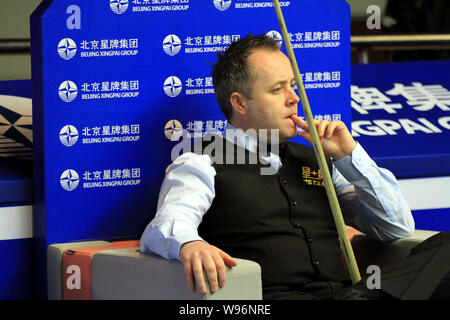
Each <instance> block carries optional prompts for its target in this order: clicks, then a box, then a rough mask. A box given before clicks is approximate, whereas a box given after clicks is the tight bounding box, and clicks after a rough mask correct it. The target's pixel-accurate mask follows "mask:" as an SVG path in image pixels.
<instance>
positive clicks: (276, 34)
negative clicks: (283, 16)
mask: <svg viewBox="0 0 450 320" xmlns="http://www.w3.org/2000/svg"><path fill="white" fill-rule="evenodd" d="M266 36H268V37H269V38H272V39H273V40H275V42H276V43H277V44H278V47H280V48H281V46H282V44H283V37H282V36H281V33H279V32H278V31H274V30H272V31H269V32H267V33H266Z"/></svg>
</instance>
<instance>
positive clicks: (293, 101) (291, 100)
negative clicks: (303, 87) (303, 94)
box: [286, 88, 300, 106]
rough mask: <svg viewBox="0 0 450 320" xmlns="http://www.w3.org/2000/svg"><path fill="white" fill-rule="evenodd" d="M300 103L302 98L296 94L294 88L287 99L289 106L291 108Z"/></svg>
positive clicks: (290, 90)
mask: <svg viewBox="0 0 450 320" xmlns="http://www.w3.org/2000/svg"><path fill="white" fill-rule="evenodd" d="M299 101H300V98H299V97H298V95H297V93H296V92H295V90H294V88H290V89H289V96H288V97H287V101H286V102H287V105H288V106H291V105H294V104H297V103H298V102H299Z"/></svg>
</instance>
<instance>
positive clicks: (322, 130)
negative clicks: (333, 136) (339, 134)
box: [316, 120, 330, 137]
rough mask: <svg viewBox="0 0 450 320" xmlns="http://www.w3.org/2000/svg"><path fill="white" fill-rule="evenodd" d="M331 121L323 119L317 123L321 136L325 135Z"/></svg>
mask: <svg viewBox="0 0 450 320" xmlns="http://www.w3.org/2000/svg"><path fill="white" fill-rule="evenodd" d="M329 123H330V122H329V121H328V120H323V121H320V122H319V123H318V124H316V126H317V133H318V134H319V137H323V135H324V134H325V129H326V128H327V126H328V124H329Z"/></svg>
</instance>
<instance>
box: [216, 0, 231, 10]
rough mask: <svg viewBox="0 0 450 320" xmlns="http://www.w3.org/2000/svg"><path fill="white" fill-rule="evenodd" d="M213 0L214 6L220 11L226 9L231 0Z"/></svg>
mask: <svg viewBox="0 0 450 320" xmlns="http://www.w3.org/2000/svg"><path fill="white" fill-rule="evenodd" d="M213 1H214V6H215V7H216V8H217V9H218V10H220V11H225V10H227V9H228V8H229V7H230V5H231V0H213Z"/></svg>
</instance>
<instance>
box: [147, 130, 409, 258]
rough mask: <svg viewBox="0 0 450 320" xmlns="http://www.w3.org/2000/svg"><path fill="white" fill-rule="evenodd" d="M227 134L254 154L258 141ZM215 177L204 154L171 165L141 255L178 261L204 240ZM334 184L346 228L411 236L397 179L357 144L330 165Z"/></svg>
mask: <svg viewBox="0 0 450 320" xmlns="http://www.w3.org/2000/svg"><path fill="white" fill-rule="evenodd" d="M227 130H235V131H234V134H233V138H234V137H237V141H236V143H237V145H239V146H241V147H244V148H246V149H247V150H249V151H252V152H255V151H256V148H257V139H256V138H254V137H253V136H249V135H246V134H245V133H244V132H243V130H241V129H235V128H234V127H233V126H232V125H231V124H229V123H228V124H227V127H226V129H225V131H224V134H223V137H224V138H225V139H227V134H226V132H227ZM229 140H230V139H229ZM263 158H264V160H267V161H269V163H270V165H271V166H272V167H273V168H274V169H275V170H277V171H278V170H279V169H280V168H281V167H282V162H281V159H280V158H279V156H278V155H277V154H275V153H270V152H269V153H268V154H267V156H266V157H263ZM215 175H216V171H215V169H214V167H213V161H212V159H211V158H210V157H209V156H208V155H198V154H195V153H192V152H187V153H184V154H182V155H181V156H179V157H178V158H177V159H176V160H175V161H174V162H173V163H172V165H171V167H170V169H169V170H168V172H167V173H166V176H165V178H164V181H163V183H162V186H161V190H160V194H159V200H158V205H157V212H156V215H155V217H154V218H153V220H152V221H151V222H150V223H149V224H148V225H147V227H146V229H145V231H144V233H143V234H142V236H141V242H140V243H141V248H140V249H141V251H142V252H144V253H145V252H153V253H156V254H159V255H161V256H163V257H165V258H166V259H178V260H179V259H180V254H179V251H180V248H181V246H182V245H183V244H184V243H187V242H190V241H194V240H202V241H204V240H203V239H202V238H201V237H200V236H199V234H198V232H197V228H198V226H199V224H200V223H201V221H202V217H203V215H204V214H205V213H206V212H207V211H208V209H209V208H210V206H211V204H212V202H213V199H214V197H215V190H214V177H215ZM332 180H333V184H334V187H335V189H336V194H337V196H338V199H339V203H340V205H341V210H342V214H343V216H344V220H345V223H346V224H347V225H349V226H352V227H354V228H356V229H358V230H359V231H361V232H363V233H365V234H366V235H368V236H370V237H372V238H375V239H379V240H383V241H391V240H396V239H399V238H404V237H408V236H411V235H412V233H413V231H414V219H413V217H412V214H411V211H410V209H409V206H408V204H407V202H406V200H405V199H404V197H403V195H402V193H401V190H400V187H399V185H398V183H397V180H396V178H395V177H394V175H393V174H392V173H391V172H390V171H389V170H387V169H383V168H379V167H378V166H377V165H376V163H375V162H374V161H373V160H372V159H371V158H370V157H369V156H368V154H367V153H366V151H365V150H364V149H363V148H362V147H361V145H360V144H359V143H357V145H356V148H355V149H354V150H353V152H352V156H351V157H349V156H348V157H345V158H342V159H340V160H337V161H333V172H332Z"/></svg>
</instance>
